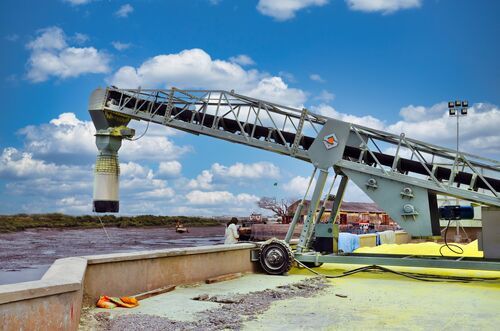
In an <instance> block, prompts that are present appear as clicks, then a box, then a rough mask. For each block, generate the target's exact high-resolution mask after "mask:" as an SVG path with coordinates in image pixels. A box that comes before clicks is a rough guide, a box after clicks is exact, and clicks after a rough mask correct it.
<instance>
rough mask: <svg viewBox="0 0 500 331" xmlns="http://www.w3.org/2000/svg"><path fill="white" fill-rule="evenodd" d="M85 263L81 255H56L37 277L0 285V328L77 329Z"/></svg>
mask: <svg viewBox="0 0 500 331" xmlns="http://www.w3.org/2000/svg"><path fill="white" fill-rule="evenodd" d="M86 266H87V260H86V259H84V258H78V257H77V258H65V259H59V260H57V261H56V262H55V263H54V264H53V265H52V266H51V267H50V268H49V270H48V271H47V272H46V273H45V275H44V276H43V277H42V279H41V280H39V281H32V282H25V283H18V284H12V285H2V286H0V329H1V330H74V329H76V327H77V326H78V323H79V321H80V312H81V305H82V296H83V291H82V282H83V277H84V274H85V269H86Z"/></svg>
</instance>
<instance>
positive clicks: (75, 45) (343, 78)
mask: <svg viewBox="0 0 500 331" xmlns="http://www.w3.org/2000/svg"><path fill="white" fill-rule="evenodd" d="M499 12H500V4H499V2H498V1H459V0H454V1H451V0H449V1H446V0H441V1H438V0H435V1H434V0H379V1H370V0H347V1H343V0H330V1H328V0H293V1H292V0H283V1H269V0H260V1H257V0H256V1H250V0H248V1H229V0H219V1H214V0H212V1H210V0H193V1H159V0H141V1H106V0H93V1H92V0H67V1H63V0H53V1H49V0H47V1H9V0H5V1H2V2H1V3H0V44H1V49H2V52H0V64H1V65H0V84H1V85H2V86H1V90H0V93H1V99H2V101H3V109H2V111H1V116H2V120H1V121H0V153H1V154H0V191H1V192H0V213H17V212H48V211H61V212H67V213H73V214H82V213H89V212H90V210H91V209H90V203H91V191H92V163H93V160H94V158H95V153H96V150H95V148H94V145H93V144H94V142H93V137H92V125H91V123H89V122H88V121H89V116H88V113H87V108H86V105H87V99H88V96H89V94H90V92H91V91H92V90H93V89H94V88H96V87H98V86H106V85H108V84H115V85H118V86H121V87H132V88H135V87H137V84H141V85H142V86H144V87H146V86H149V87H158V88H161V87H167V86H177V87H185V88H188V87H194V88H198V87H199V88H224V89H228V90H230V89H235V90H236V91H237V92H240V93H247V94H251V95H254V96H257V97H261V98H263V99H266V98H268V99H271V100H275V101H278V102H280V103H283V104H287V105H292V106H297V107H301V106H306V107H307V108H309V109H311V110H313V111H316V112H318V113H322V114H325V115H328V116H332V117H336V118H340V119H343V120H347V121H353V122H356V123H361V124H364V125H367V126H372V127H376V128H380V129H384V130H388V131H391V132H395V133H400V132H402V131H405V132H406V133H407V135H409V136H411V137H416V138H419V139H422V140H425V141H429V142H433V143H437V144H440V145H446V146H450V147H453V146H454V137H455V136H454V135H455V131H454V122H453V120H451V119H449V118H447V116H446V105H445V104H444V102H446V101H448V100H449V99H454V98H467V99H468V100H469V101H470V103H471V104H473V105H474V106H473V107H472V109H471V113H470V116H469V118H468V119H467V121H464V123H463V135H462V137H461V139H462V146H463V148H464V149H465V150H467V151H469V152H473V153H476V154H479V155H484V156H490V157H493V158H496V159H498V156H499V155H500V152H499V148H498V145H499V144H500V133H499V130H498V127H499V125H500V111H499V108H498V105H499V104H500V93H499V91H500V90H499V86H500V68H499V66H498V53H499V48H500V43H499V42H498V36H499V35H500V23H499V21H498V16H497V15H498V13H499ZM186 63H189V65H186ZM221 68H224V70H221ZM136 126H137V125H136ZM137 129H138V131H139V132H141V130H142V129H143V126H142V125H138V126H137ZM127 143H128V142H127ZM129 144H133V143H129ZM121 162H122V163H123V164H122V173H123V175H122V192H121V195H122V206H123V208H122V211H123V212H124V213H127V214H136V213H152V214H197V215H220V214H237V215H246V214H248V213H249V212H251V211H258V210H257V208H256V207H255V200H256V199H258V198H259V197H260V196H262V195H268V196H278V197H280V198H288V197H298V196H300V195H301V194H302V192H301V190H302V189H303V187H304V182H305V181H307V179H306V177H307V176H309V173H310V171H311V170H312V168H311V166H310V165H309V164H306V163H303V162H299V161H296V160H292V159H288V158H286V157H282V156H277V155H273V154H271V153H267V152H263V151H258V150H253V149H251V148H246V147H243V146H238V145H233V144H230V143H227V142H223V141H217V140H214V139H212V138H203V137H195V136H190V135H188V134H184V133H179V132H174V131H172V130H165V129H163V128H161V127H155V128H154V129H153V130H151V131H150V132H148V135H147V136H146V138H145V139H143V140H141V141H138V142H137V143H136V144H135V145H134V146H124V149H123V150H122V153H121ZM274 182H278V183H279V185H278V187H277V188H276V187H274V186H273V185H272V183H274ZM347 199H349V200H351V201H352V200H366V199H367V198H366V196H364V195H363V194H361V193H360V191H359V190H358V189H356V188H355V187H353V186H351V187H350V190H349V192H348V194H347Z"/></svg>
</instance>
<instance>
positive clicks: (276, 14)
mask: <svg viewBox="0 0 500 331" xmlns="http://www.w3.org/2000/svg"><path fill="white" fill-rule="evenodd" d="M327 3H328V0H279V1H276V0H259V3H258V4H257V10H258V11H259V12H260V13H261V14H264V15H267V16H271V17H273V18H275V19H276V20H278V21H285V20H288V19H291V18H293V17H295V13H296V12H297V11H299V10H302V9H305V8H307V7H313V6H323V5H326V4H327Z"/></svg>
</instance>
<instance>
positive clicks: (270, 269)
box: [259, 239, 293, 275]
mask: <svg viewBox="0 0 500 331" xmlns="http://www.w3.org/2000/svg"><path fill="white" fill-rule="evenodd" d="M259 261H260V265H261V266H262V269H264V271H265V272H267V273H268V274H270V275H282V274H284V273H287V272H288V271H290V269H291V268H292V264H293V253H292V250H291V249H290V246H289V245H288V244H287V243H286V242H284V241H282V240H278V239H270V240H268V241H267V242H265V243H264V244H263V245H262V246H261V248H260V254H259Z"/></svg>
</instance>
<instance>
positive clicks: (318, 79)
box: [309, 74, 325, 83]
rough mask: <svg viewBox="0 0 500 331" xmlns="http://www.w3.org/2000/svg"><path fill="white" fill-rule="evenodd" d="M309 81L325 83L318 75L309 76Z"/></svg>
mask: <svg viewBox="0 0 500 331" xmlns="http://www.w3.org/2000/svg"><path fill="white" fill-rule="evenodd" d="M309 79H310V80H313V81H315V82H319V83H324V82H325V80H324V79H323V78H322V77H321V76H320V75H319V74H310V75H309Z"/></svg>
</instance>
